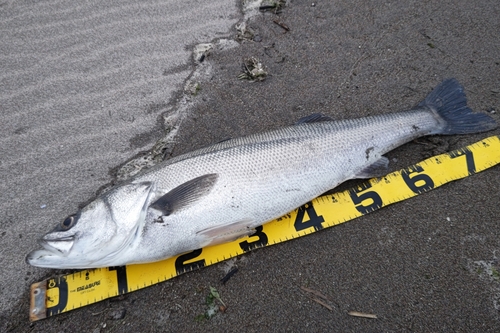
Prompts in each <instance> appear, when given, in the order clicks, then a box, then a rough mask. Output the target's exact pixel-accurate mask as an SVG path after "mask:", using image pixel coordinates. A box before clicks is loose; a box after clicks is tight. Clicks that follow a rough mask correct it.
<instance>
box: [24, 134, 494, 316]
mask: <svg viewBox="0 0 500 333" xmlns="http://www.w3.org/2000/svg"><path fill="white" fill-rule="evenodd" d="M498 163H500V136H492V137H489V138H487V139H484V140H482V141H479V142H476V143H474V144H472V145H470V146H467V147H464V148H460V149H457V150H454V151H452V152H449V153H445V154H442V155H438V156H434V157H431V158H428V159H426V160H424V161H422V162H420V163H417V164H414V165H412V166H409V167H407V168H404V169H402V170H400V171H396V172H392V173H390V174H388V175H386V176H384V177H379V178H373V179H370V180H368V181H366V182H364V183H362V184H360V185H358V186H356V187H354V188H351V189H348V190H345V191H343V192H338V193H334V194H328V195H324V196H321V197H319V198H317V199H315V200H313V201H311V202H308V203H306V204H305V205H303V206H302V207H299V208H298V209H296V210H294V211H292V212H290V213H289V214H286V215H285V216H283V217H281V218H278V219H276V220H274V221H271V222H269V223H266V224H265V225H263V226H260V227H258V228H256V231H255V233H254V234H252V235H250V236H248V237H246V238H244V239H239V240H236V241H233V242H230V243H225V244H220V245H215V246H211V247H207V248H203V249H198V250H195V251H192V252H189V253H184V254H182V255H179V256H177V257H174V258H169V259H167V260H164V261H160V262H155V263H149V264H141V265H129V266H121V267H110V268H97V269H89V270H83V271H80V272H76V273H73V274H67V275H63V276H60V277H56V278H52V279H48V280H45V281H42V282H39V283H34V284H33V285H32V286H31V292H30V301H31V306H30V320H31V321H35V320H39V319H43V318H45V317H49V316H53V315H55V314H58V313H61V312H66V311H69V310H72V309H76V308H80V307H83V306H86V305H89V304H92V303H96V302H99V301H101V300H104V299H107V298H111V297H115V296H118V295H121V294H125V293H128V292H131V291H135V290H138V289H141V288H145V287H148V286H151V285H153V284H157V283H160V282H163V281H166V280H169V279H171V278H173V277H176V276H178V275H180V274H183V273H186V272H189V271H192V270H195V269H199V268H202V267H205V266H209V265H213V264H215V263H218V262H220V261H223V260H227V259H229V258H233V257H236V256H239V255H241V254H244V253H246V252H249V251H251V250H253V249H256V248H260V247H265V246H270V245H274V244H278V243H282V242H285V241H288V240H291V239H295V238H298V237H302V236H306V235H309V234H311V233H314V232H316V231H319V230H322V229H325V228H329V227H332V226H335V225H338V224H341V223H344V222H347V221H350V220H352V219H354V218H357V217H360V216H363V215H365V214H368V213H371V212H373V211H375V210H378V209H380V208H383V207H386V206H388V205H390V204H393V203H396V202H400V201H403V200H406V199H409V198H412V197H415V196H417V195H419V194H422V193H425V192H427V191H430V190H432V189H435V188H437V187H439V186H442V185H443V184H446V183H449V182H451V181H454V180H457V179H460V178H465V177H467V176H470V175H473V174H475V173H478V172H481V171H483V170H486V169H488V168H490V167H492V166H494V165H496V164H498Z"/></svg>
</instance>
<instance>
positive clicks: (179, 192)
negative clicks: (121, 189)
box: [150, 173, 219, 216]
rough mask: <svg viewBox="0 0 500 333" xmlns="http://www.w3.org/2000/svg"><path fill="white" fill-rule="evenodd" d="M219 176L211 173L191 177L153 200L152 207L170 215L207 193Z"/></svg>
mask: <svg viewBox="0 0 500 333" xmlns="http://www.w3.org/2000/svg"><path fill="white" fill-rule="evenodd" d="M218 177H219V175H218V174H216V173H211V174H207V175H203V176H200V177H197V178H194V179H191V180H190V181H187V182H185V183H183V184H181V185H179V186H177V187H176V188H174V189H172V190H170V191H169V192H167V193H166V194H164V195H163V196H162V197H161V198H159V199H158V200H156V201H155V202H153V203H152V204H151V206H150V207H152V208H155V209H158V210H160V211H162V212H163V214H165V216H168V215H170V214H172V213H173V212H174V211H176V210H178V209H181V208H183V207H186V206H189V205H191V204H193V203H195V202H196V201H198V200H199V199H200V198H201V197H203V196H205V195H207V194H208V193H209V192H210V190H211V189H212V188H213V187H214V185H215V183H216V181H217V178H218Z"/></svg>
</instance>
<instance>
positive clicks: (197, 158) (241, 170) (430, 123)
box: [26, 79, 497, 268]
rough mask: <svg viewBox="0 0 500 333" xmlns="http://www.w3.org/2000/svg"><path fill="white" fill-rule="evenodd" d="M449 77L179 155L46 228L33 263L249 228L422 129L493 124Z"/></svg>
mask: <svg viewBox="0 0 500 333" xmlns="http://www.w3.org/2000/svg"><path fill="white" fill-rule="evenodd" d="M466 104H467V100H466V97H465V94H464V90H463V87H462V86H461V85H460V84H459V83H458V82H457V81H456V80H455V79H448V80H446V81H444V82H443V83H441V84H440V85H439V86H438V87H436V88H435V89H434V90H433V91H432V92H431V93H430V94H429V95H428V96H427V98H426V99H425V100H424V101H423V102H421V103H420V104H419V105H418V106H417V107H416V108H414V109H411V110H408V111H402V112H396V113H388V114H382V115H377V116H370V117H365V118H359V119H352V120H339V121H333V120H331V119H329V118H327V117H325V116H321V115H313V116H309V117H305V118H303V119H301V120H300V121H299V122H298V123H297V124H296V125H294V126H290V127H286V128H281V129H277V130H274V131H269V132H265V133H260V134H255V135H250V136H247V137H242V138H237V139H231V140H228V141H224V142H221V143H217V144H215V145H212V146H209V147H207V148H203V149H199V150H196V151H193V152H191V153H188V154H185V155H181V156H178V157H175V158H172V159H170V160H167V161H165V162H162V163H160V164H158V165H156V166H155V167H153V168H151V169H149V170H147V171H146V172H145V173H143V174H140V175H138V176H135V177H134V178H132V179H131V180H129V181H128V182H126V183H124V184H121V185H119V186H117V187H115V188H113V189H111V190H109V191H108V192H106V193H104V194H102V195H101V196H100V197H98V198H97V199H95V200H94V201H93V202H91V203H90V204H88V205H87V206H85V207H84V208H83V209H81V210H80V211H78V212H77V213H76V214H75V215H71V216H69V217H67V218H66V219H64V220H63V221H62V222H60V223H59V224H58V225H57V226H56V227H55V228H54V229H53V230H52V231H50V232H49V233H47V234H46V235H44V236H43V237H42V238H41V239H40V240H39V243H40V245H41V246H42V247H43V249H41V250H37V251H33V252H31V253H30V254H28V256H27V258H26V260H27V262H28V263H29V264H31V265H33V266H39V267H50V268H96V267H106V266H120V265H127V264H136V263H146V262H153V261H159V260H162V259H166V258H169V257H172V256H175V255H178V254H181V253H184V252H188V251H192V250H195V249H199V248H202V247H205V246H207V245H213V244H218V243H223V242H227V241H231V240H234V239H237V238H239V237H242V236H245V235H249V234H252V233H253V232H254V228H256V227H258V226H260V225H262V224H264V223H265V222H268V221H271V220H273V219H275V218H278V217H281V216H283V215H284V214H286V213H288V212H290V211H292V210H293V209H295V208H297V207H300V206H301V205H303V204H305V203H307V202H308V201H310V200H312V199H314V198H315V197H317V196H319V195H321V194H323V193H324V192H326V191H328V190H331V189H333V188H334V187H336V186H337V185H338V184H340V183H342V182H344V181H346V180H348V179H352V178H369V177H372V176H374V175H380V174H381V170H384V169H385V168H386V167H387V164H388V160H387V158H386V157H384V156H383V154H385V153H386V152H388V151H390V150H392V149H394V148H396V147H398V146H400V145H402V144H404V143H406V142H409V141H411V140H413V139H415V138H418V137H421V136H424V135H433V134H443V135H451V134H466V133H477V132H483V131H488V130H491V129H494V128H496V126H497V124H496V123H495V121H494V120H493V119H492V118H491V117H489V116H488V115H486V114H483V113H474V112H473V111H472V110H471V109H469V108H468V107H467V105H466Z"/></svg>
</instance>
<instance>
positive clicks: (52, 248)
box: [38, 235, 75, 257]
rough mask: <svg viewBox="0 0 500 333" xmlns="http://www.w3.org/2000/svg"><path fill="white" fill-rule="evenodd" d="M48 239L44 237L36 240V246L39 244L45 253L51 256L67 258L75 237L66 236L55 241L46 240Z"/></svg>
mask: <svg viewBox="0 0 500 333" xmlns="http://www.w3.org/2000/svg"><path fill="white" fill-rule="evenodd" d="M48 238H49V237H47V236H45V237H43V238H41V239H39V240H38V244H40V245H41V246H42V247H43V248H44V249H45V250H46V251H48V252H50V253H51V254H55V255H59V256H64V257H65V256H67V255H68V253H69V252H70V251H71V248H73V244H74V243H75V236H74V235H73V236H67V237H62V238H57V239H50V238H49V239H48Z"/></svg>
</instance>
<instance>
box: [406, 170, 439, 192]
mask: <svg viewBox="0 0 500 333" xmlns="http://www.w3.org/2000/svg"><path fill="white" fill-rule="evenodd" d="M423 171H424V169H423V168H422V167H421V166H420V165H414V166H411V167H408V168H406V169H405V170H403V171H402V172H401V175H402V176H403V180H404V181H405V183H406V185H408V187H409V188H410V190H412V191H413V192H415V193H417V194H420V193H423V192H427V191H429V190H432V189H433V188H434V181H433V180H432V178H431V177H429V176H428V175H426V174H425V173H421V174H418V175H413V176H410V175H411V174H412V173H416V172H423ZM419 182H420V184H418V183H419Z"/></svg>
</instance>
